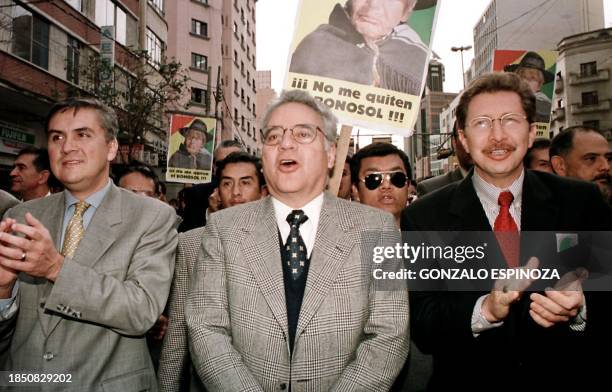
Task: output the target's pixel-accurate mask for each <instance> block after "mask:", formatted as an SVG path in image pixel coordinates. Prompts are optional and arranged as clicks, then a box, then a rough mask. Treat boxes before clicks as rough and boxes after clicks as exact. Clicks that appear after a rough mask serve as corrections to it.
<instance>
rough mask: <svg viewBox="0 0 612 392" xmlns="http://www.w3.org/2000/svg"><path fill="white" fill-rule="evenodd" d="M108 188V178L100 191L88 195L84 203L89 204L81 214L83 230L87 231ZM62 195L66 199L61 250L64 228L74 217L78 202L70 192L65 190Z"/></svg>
mask: <svg viewBox="0 0 612 392" xmlns="http://www.w3.org/2000/svg"><path fill="white" fill-rule="evenodd" d="M110 186H111V180H110V178H109V179H108V183H107V184H106V185H105V186H104V188H102V189H100V190H99V191H97V192H96V193H93V194H91V195H89V197H88V198H87V199H85V201H86V202H87V203H89V208H87V210H85V212H84V213H83V229H85V230H87V226H88V225H89V222H91V218H93V216H94V214H95V212H96V210H97V209H98V207H100V204H102V200H104V196H106V194H107V193H108V190H109V189H110ZM64 195H65V198H66V207H65V211H64V222H63V223H62V238H61V239H60V243H59V247H58V249H62V246H63V244H64V235H65V234H66V228H67V227H68V223H69V222H70V219H72V216H73V215H74V209H75V208H76V203H78V202H79V199H77V198H76V197H74V196H73V195H72V193H70V191H68V190H67V189H66V190H64Z"/></svg>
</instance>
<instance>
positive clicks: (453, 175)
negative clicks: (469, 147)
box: [417, 121, 474, 197]
mask: <svg viewBox="0 0 612 392" xmlns="http://www.w3.org/2000/svg"><path fill="white" fill-rule="evenodd" d="M451 143H452V145H453V151H454V152H455V156H456V157H457V162H459V167H457V168H456V169H455V170H452V171H450V172H448V173H446V174H442V175H439V176H436V177H433V178H429V179H427V180H424V181H421V182H419V183H418V184H417V193H418V195H419V197H422V196H425V195H426V194H427V193H430V192H433V191H435V190H436V189H440V188H443V187H445V186H447V185H448V184H452V183H453V182H456V181H461V180H463V178H464V177H465V176H466V175H467V173H468V172H469V171H470V169H471V168H472V166H474V163H473V162H472V158H471V157H470V154H468V153H467V152H466V151H465V149H464V148H463V145H462V144H461V143H460V142H459V136H458V134H457V122H456V121H455V123H454V124H453V135H452V139H451Z"/></svg>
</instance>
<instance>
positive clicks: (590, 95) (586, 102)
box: [582, 91, 599, 106]
mask: <svg viewBox="0 0 612 392" xmlns="http://www.w3.org/2000/svg"><path fill="white" fill-rule="evenodd" d="M598 104H599V97H598V96H597V91H587V92H585V93H582V105H583V106H592V105H598Z"/></svg>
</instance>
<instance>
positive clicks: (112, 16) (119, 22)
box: [95, 0, 127, 45]
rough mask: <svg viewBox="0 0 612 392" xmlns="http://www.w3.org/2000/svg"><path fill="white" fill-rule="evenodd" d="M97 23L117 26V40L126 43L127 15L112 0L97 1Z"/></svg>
mask: <svg viewBox="0 0 612 392" xmlns="http://www.w3.org/2000/svg"><path fill="white" fill-rule="evenodd" d="M95 12H96V16H95V18H96V24H97V25H98V26H115V41H117V42H119V43H120V44H122V45H125V43H126V38H127V15H126V14H125V11H123V10H122V9H121V8H119V7H117V6H116V5H115V3H113V2H112V1H110V0H97V1H96V10H95Z"/></svg>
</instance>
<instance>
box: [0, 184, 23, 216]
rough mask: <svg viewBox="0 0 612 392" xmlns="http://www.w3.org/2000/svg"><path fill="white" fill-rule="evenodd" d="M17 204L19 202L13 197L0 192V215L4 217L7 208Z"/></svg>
mask: <svg viewBox="0 0 612 392" xmlns="http://www.w3.org/2000/svg"><path fill="white" fill-rule="evenodd" d="M17 204H19V200H17V198H16V197H15V196H13V195H11V194H10V193H8V192H5V191H3V190H0V215H4V213H5V212H6V211H7V210H8V209H9V208H11V207H13V206H15V205H17Z"/></svg>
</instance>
